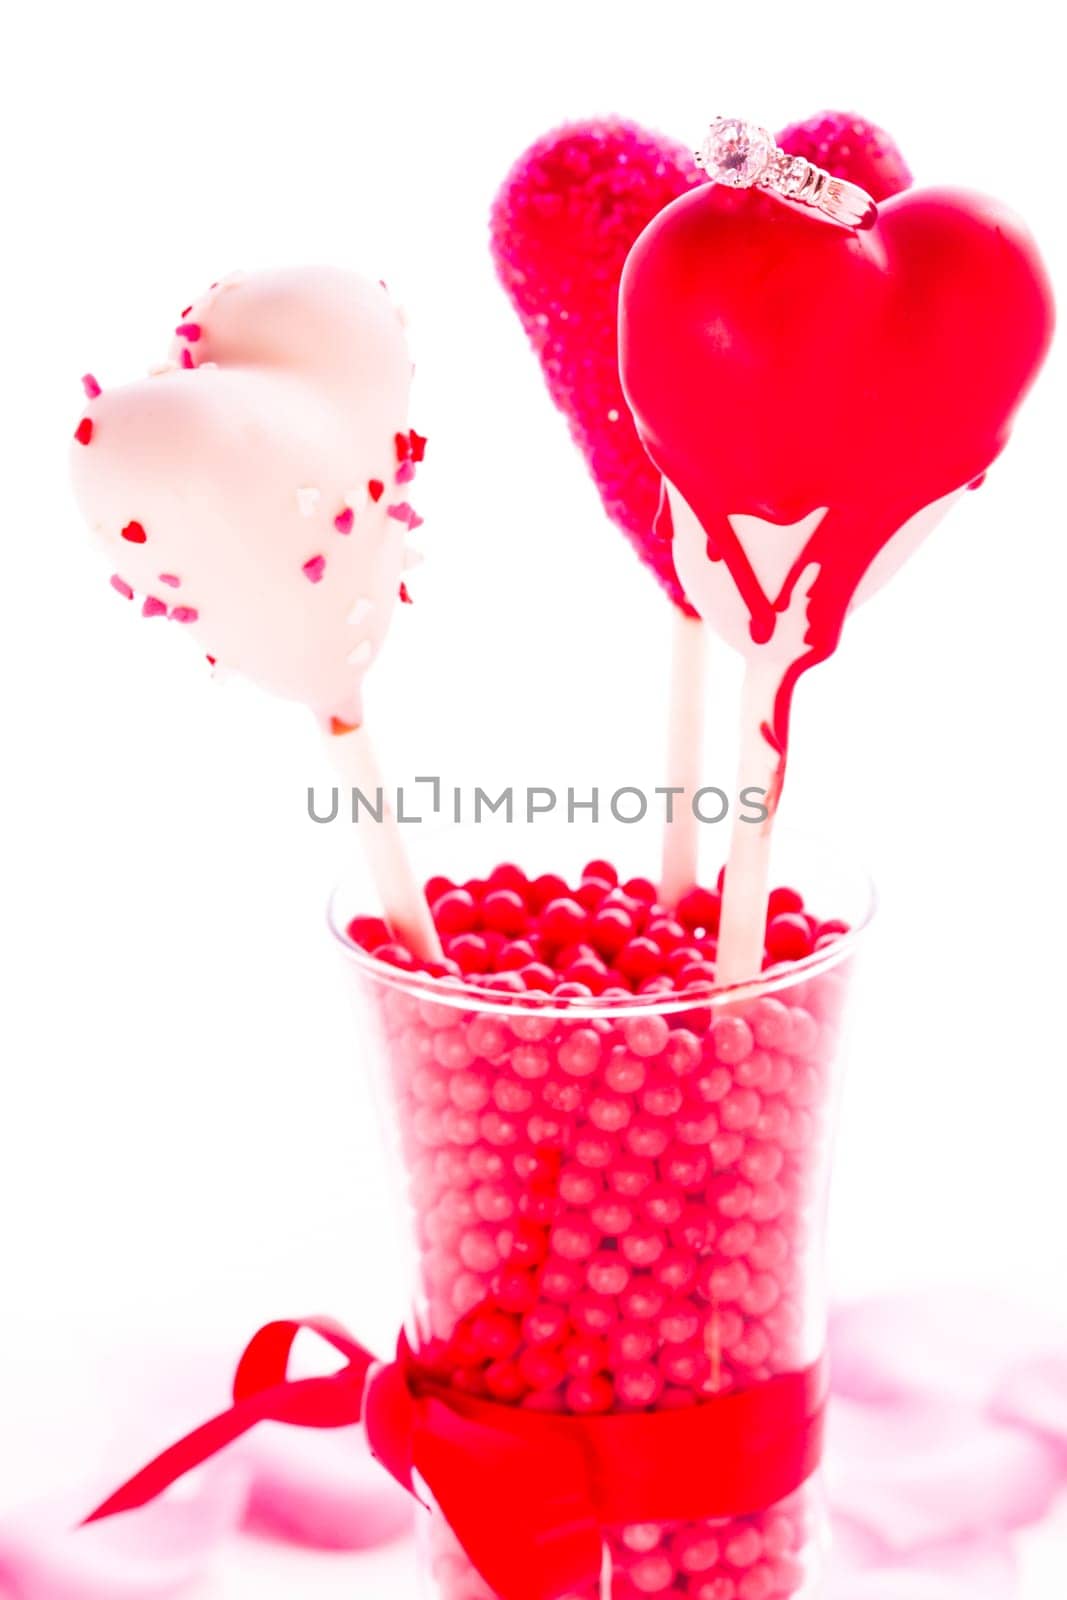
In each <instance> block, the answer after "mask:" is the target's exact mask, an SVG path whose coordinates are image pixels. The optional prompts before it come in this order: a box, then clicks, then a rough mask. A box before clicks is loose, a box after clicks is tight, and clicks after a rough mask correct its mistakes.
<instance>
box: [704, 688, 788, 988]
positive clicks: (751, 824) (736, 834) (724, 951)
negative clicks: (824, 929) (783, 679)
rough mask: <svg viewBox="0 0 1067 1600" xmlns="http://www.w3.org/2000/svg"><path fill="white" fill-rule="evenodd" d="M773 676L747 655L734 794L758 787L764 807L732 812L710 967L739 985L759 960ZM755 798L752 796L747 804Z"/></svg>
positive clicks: (771, 778)
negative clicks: (766, 727)
mask: <svg viewBox="0 0 1067 1600" xmlns="http://www.w3.org/2000/svg"><path fill="white" fill-rule="evenodd" d="M779 677H780V664H779V665H776V664H775V663H774V662H766V661H761V660H758V659H755V660H753V659H751V658H750V659H749V661H748V662H747V663H746V666H745V681H744V687H743V689H742V693H741V757H740V760H739V762H738V782H737V792H738V795H739V796H740V795H741V793H742V791H743V790H745V789H747V788H759V789H762V790H763V791H764V793H763V797H762V803H763V804H764V805H765V806H766V807H767V808H768V810H767V816H766V818H765V820H764V821H762V822H757V821H751V820H750V821H745V820H744V819H745V816H746V815H749V816H750V815H751V809H752V808H751V806H750V807H747V808H746V807H745V806H743V805H739V806H738V810H737V811H736V813H735V815H734V825H733V832H732V833H731V835H730V853H729V856H728V857H727V861H726V881H725V883H724V885H723V896H722V916H721V919H720V922H719V948H718V958H717V961H716V968H715V971H716V981H717V982H718V983H721V984H727V983H743V982H744V981H745V980H746V979H747V978H753V977H755V976H756V975H757V974H758V973H759V971H760V969H761V967H762V964H763V940H764V935H765V932H766V928H767V900H768V896H769V893H770V854H771V833H772V829H773V827H774V810H773V809H772V797H773V796H774V794H775V791H776V777H777V772H778V757H777V755H776V753H775V751H774V750H772V748H771V746H770V745H769V744H768V743H767V740H766V739H765V738H764V736H763V733H762V731H761V729H762V727H763V724H764V723H766V722H769V720H770V717H771V713H772V711H773V707H774V695H775V690H776V688H777V684H778V679H779ZM760 798H761V797H760V796H758V795H754V796H752V801H753V804H757V803H758V802H759V801H760Z"/></svg>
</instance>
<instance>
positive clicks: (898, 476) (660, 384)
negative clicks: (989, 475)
mask: <svg viewBox="0 0 1067 1600" xmlns="http://www.w3.org/2000/svg"><path fill="white" fill-rule="evenodd" d="M1052 323H1053V310H1052V300H1051V291H1050V289H1049V285H1048V281H1047V278H1046V276H1045V272H1044V269H1043V267H1042V265H1041V262H1040V260H1039V258H1038V256H1037V253H1036V249H1035V247H1034V246H1033V243H1032V241H1031V240H1030V238H1029V236H1028V235H1027V234H1026V233H1025V231H1024V230H1023V229H1022V228H1021V226H1020V225H1019V224H1018V223H1017V222H1016V221H1015V220H1014V219H1013V218H1012V217H1011V216H1010V215H1009V214H1008V213H1007V212H1005V211H1003V210H1002V209H1001V208H1000V207H999V206H997V205H995V204H994V203H993V202H991V201H987V200H983V199H980V198H976V197H973V196H969V195H965V194H960V193H954V192H951V191H936V190H934V191H925V192H922V191H920V192H912V193H908V194H903V195H899V196H898V197H897V198H895V199H893V200H890V201H889V202H887V203H886V204H885V205H884V206H882V208H881V210H880V212H879V218H878V221H877V223H876V225H875V226H874V228H873V229H872V230H871V231H870V232H869V233H866V234H864V235H862V236H861V235H858V234H854V233H850V232H847V231H846V230H844V229H842V228H839V227H837V226H835V225H833V224H831V223H828V222H826V221H824V220H822V219H821V218H819V217H817V216H815V215H813V214H812V213H810V212H805V211H803V210H801V209H800V208H798V207H794V206H790V205H786V204H783V203H782V202H781V201H779V200H776V199H775V198H773V197H771V196H769V195H766V194H763V193H761V192H760V191H758V190H746V191H730V190H727V189H723V188H713V187H705V188H702V189H700V190H697V191H695V192H693V193H692V194H689V195H687V196H685V197H684V198H683V199H681V200H678V201H676V202H675V203H674V204H673V205H672V206H670V207H669V208H668V209H667V210H666V211H664V212H662V213H661V214H660V215H659V216H658V217H657V218H656V219H655V221H654V222H653V223H652V224H651V225H650V226H649V227H648V228H647V229H646V230H645V232H644V233H643V234H642V236H641V238H640V239H639V240H638V242H637V244H636V245H635V247H634V249H633V251H632V253H631V255H630V257H629V260H628V262H627V266H626V270H625V273H624V277H623V283H622V314H621V319H620V338H621V358H622V376H623V382H624V385H625V389H626V394H627V398H628V400H629V403H630V406H631V409H632V410H633V413H634V415H635V417H636V418H637V424H638V427H639V429H640V432H641V436H642V439H643V441H644V443H645V446H646V448H647V449H648V452H649V454H650V456H651V457H652V459H653V461H654V462H655V463H656V465H657V466H658V467H659V468H660V470H661V471H662V473H663V475H664V477H665V478H667V479H668V480H669V481H670V482H671V483H672V484H674V485H675V486H676V487H677V489H678V491H679V492H680V494H681V495H682V496H683V497H684V499H685V501H686V503H687V504H688V505H689V506H690V507H691V508H692V510H693V512H694V514H695V515H696V517H697V519H698V521H699V522H700V524H701V527H702V528H703V529H704V532H705V535H706V537H707V539H708V542H709V555H710V557H711V559H718V558H720V557H721V559H723V560H724V561H725V562H726V563H727V565H728V567H729V569H730V572H731V575H732V577H733V579H734V581H735V583H736V584H737V587H738V590H739V592H740V594H741V597H742V599H743V600H744V603H745V605H746V607H747V609H748V612H749V616H750V618H751V633H752V638H753V640H755V641H756V642H761V643H762V642H765V641H766V640H768V639H770V638H771V636H772V634H773V631H774V627H775V623H776V620H777V617H778V615H779V614H780V613H781V612H783V611H784V610H785V609H786V607H787V606H788V604H789V600H790V597H791V595H792V592H793V590H794V588H795V585H796V583H797V580H798V578H799V577H800V574H801V573H802V572H803V570H804V569H805V567H808V566H809V565H812V564H814V565H816V566H817V567H818V569H819V570H818V574H817V576H816V577H815V580H814V582H813V584H812V586H811V590H810V597H809V601H808V608H807V623H808V626H807V632H806V635H805V646H806V648H805V649H804V651H803V653H802V654H801V655H799V656H798V657H797V658H796V659H795V660H794V661H793V662H791V663H790V664H789V665H788V667H787V669H786V670H785V671H784V672H783V677H782V681H781V684H780V686H779V689H778V692H777V695H776V699H775V707H774V716H773V726H772V728H771V729H770V730H769V731H770V733H771V735H772V743H774V745H775V747H776V748H778V749H779V751H780V752H781V754H782V757H783V762H784V756H785V752H786V749H787V745H788V731H789V713H790V706H791V701H792V695H793V691H794V689H795V687H796V683H797V680H798V679H799V677H800V676H801V675H802V673H803V672H805V671H806V670H807V669H808V668H809V667H810V666H813V665H814V664H815V663H816V662H819V661H823V660H825V659H826V658H827V657H828V656H829V655H831V654H832V653H833V651H834V650H835V649H836V647H837V643H838V640H839V638H840V634H841V628H842V625H843V623H844V619H845V615H846V612H847V610H848V607H849V605H850V604H851V601H852V598H853V596H854V594H855V592H856V589H857V586H858V585H859V583H860V581H861V580H862V578H863V577H864V574H865V573H866V572H867V570H868V568H869V566H870V565H871V563H872V561H873V560H874V558H875V557H876V556H877V555H878V553H879V551H880V550H882V549H883V547H884V546H885V545H886V544H887V543H888V541H889V540H890V539H891V538H892V537H893V535H894V534H895V533H896V531H897V530H898V529H899V528H901V527H902V526H903V524H904V523H905V522H906V521H908V519H909V518H910V517H912V516H913V515H915V514H916V513H917V512H919V511H920V510H922V509H923V508H924V507H926V506H928V505H930V504H931V503H932V502H934V501H936V500H939V499H941V498H943V497H944V496H945V495H947V494H949V493H951V492H952V491H954V490H957V489H959V488H962V487H963V486H964V485H966V484H968V483H970V482H972V481H973V480H974V479H975V478H976V477H978V476H980V475H981V474H982V473H984V472H985V470H986V469H987V467H988V466H989V464H990V463H991V462H992V461H993V460H994V459H995V457H996V456H997V455H998V454H999V452H1000V450H1001V449H1002V448H1003V445H1004V443H1005V441H1006V439H1007V437H1008V433H1009V430H1010V427H1011V422H1012V419H1013V417H1014V413H1015V411H1016V408H1017V407H1018V405H1019V403H1020V401H1021V400H1022V398H1023V396H1024V395H1025V393H1026V391H1027V389H1028V388H1029V386H1030V384H1031V383H1032V381H1033V379H1034V377H1035V376H1036V373H1037V371H1038V368H1039V367H1040V365H1041V362H1042V360H1043V358H1044V355H1045V352H1046V350H1047V348H1048V344H1049V341H1050V338H1051V333H1052ZM820 506H828V507H830V510H829V511H828V513H827V515H826V516H825V517H824V518H823V520H822V521H821V523H820V524H819V526H818V527H817V528H816V530H815V532H814V533H813V534H812V535H811V537H810V538H809V540H808V541H807V544H806V545H805V548H804V550H803V551H802V553H801V554H800V555H799V556H798V557H797V559H796V561H795V562H794V565H793V567H792V568H791V570H790V572H789V573H788V575H787V577H786V579H785V582H784V583H783V585H782V587H781V589H780V591H779V592H778V593H777V594H767V593H765V592H764V591H763V589H762V587H761V586H760V584H759V581H758V579H757V578H756V575H755V573H754V572H753V569H752V567H751V564H750V563H749V561H748V559H747V557H746V555H745V553H744V550H743V549H742V547H741V544H740V542H739V540H738V538H737V535H736V534H735V533H734V530H733V528H732V526H731V524H730V522H729V521H728V517H729V516H730V515H733V514H750V515H754V516H758V517H761V518H764V519H766V520H768V521H770V522H774V523H778V524H782V525H788V524H792V523H796V522H798V521H799V520H800V519H801V518H802V517H804V516H806V515H808V514H809V513H810V512H812V511H813V510H815V509H817V508H818V507H820ZM660 521H661V523H662V519H660Z"/></svg>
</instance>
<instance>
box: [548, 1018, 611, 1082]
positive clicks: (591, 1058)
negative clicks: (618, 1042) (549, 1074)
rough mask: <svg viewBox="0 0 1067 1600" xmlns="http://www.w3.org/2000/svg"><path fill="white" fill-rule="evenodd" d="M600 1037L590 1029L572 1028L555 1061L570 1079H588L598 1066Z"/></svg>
mask: <svg viewBox="0 0 1067 1600" xmlns="http://www.w3.org/2000/svg"><path fill="white" fill-rule="evenodd" d="M600 1049H601V1046H600V1035H599V1034H598V1033H596V1032H594V1030H593V1029H592V1028H574V1029H573V1030H572V1031H571V1032H570V1033H569V1034H568V1036H567V1038H566V1039H565V1040H564V1042H563V1043H562V1044H561V1045H560V1047H559V1049H558V1051H557V1052H556V1059H557V1061H558V1062H559V1065H560V1069H561V1071H563V1072H566V1073H567V1074H569V1076H570V1077H572V1078H588V1077H590V1076H591V1075H592V1074H593V1073H594V1072H595V1071H596V1069H597V1067H598V1066H599V1065H600Z"/></svg>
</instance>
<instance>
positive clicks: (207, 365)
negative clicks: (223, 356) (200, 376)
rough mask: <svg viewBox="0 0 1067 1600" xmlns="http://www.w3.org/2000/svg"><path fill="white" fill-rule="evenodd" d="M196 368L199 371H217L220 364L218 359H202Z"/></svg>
mask: <svg viewBox="0 0 1067 1600" xmlns="http://www.w3.org/2000/svg"><path fill="white" fill-rule="evenodd" d="M196 370H197V372H217V371H218V370H219V364H218V362H217V361H201V363H200V365H199V366H198V367H197V369H196Z"/></svg>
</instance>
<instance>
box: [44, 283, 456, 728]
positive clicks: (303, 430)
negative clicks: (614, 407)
mask: <svg viewBox="0 0 1067 1600" xmlns="http://www.w3.org/2000/svg"><path fill="white" fill-rule="evenodd" d="M411 370H412V368H411V358H410V355H409V352H408V347H407V340H406V338H405V333H404V328H403V324H402V320H401V317H400V314H399V312H398V311H397V308H396V307H395V305H394V304H393V302H392V301H391V299H390V297H389V295H388V293H387V292H386V290H385V288H384V286H383V285H382V284H380V283H374V282H371V281H370V280H368V279H365V278H362V277H360V276H358V275H357V274H355V273H353V272H347V271H343V270H340V269H337V268H331V267H305V268H293V269H287V270H282V271H274V272H262V273H255V274H249V275H248V276H238V275H235V276H234V277H233V278H230V279H226V280H223V281H221V282H220V283H218V284H215V285H214V286H213V287H212V288H211V289H210V290H209V291H208V293H207V294H206V295H204V296H203V298H202V299H201V300H199V301H197V302H195V303H194V304H193V305H191V306H189V307H187V308H186V310H185V311H184V312H183V313H182V317H181V321H180V323H179V325H178V327H177V329H176V332H175V343H174V348H173V351H172V360H171V361H169V362H167V363H165V364H164V365H163V366H162V367H159V368H156V369H154V372H153V375H152V376H150V377H148V378H145V379H143V380H141V381H140V382H137V383H131V384H127V385H125V386H123V387H121V388H116V389H105V390H103V391H100V389H99V385H97V384H96V382H95V380H92V379H87V380H86V383H85V388H86V394H87V397H88V404H87V408H86V413H85V415H84V416H83V418H82V421H81V422H80V424H79V426H78V428H77V430H76V432H75V442H74V445H73V480H74V490H75V494H76V496H77V499H78V503H79V505H80V507H81V509H82V511H83V513H84V515H85V517H86V519H87V521H88V522H89V525H90V527H91V528H92V530H93V532H94V533H95V534H96V535H97V537H98V538H99V539H100V541H101V542H102V543H103V545H104V546H105V548H106V550H107V552H108V555H109V558H110V561H111V566H112V571H113V577H112V580H111V581H112V584H113V586H114V587H115V589H116V590H117V591H118V592H119V594H121V595H123V596H125V597H127V598H129V599H130V600H139V601H140V603H141V608H142V611H143V614H144V615H145V616H146V617H154V618H159V619H164V618H168V619H169V620H170V621H172V622H176V623H178V624H179V625H180V626H184V627H185V628H187V629H188V631H189V633H190V634H192V635H194V636H195V637H196V638H197V640H198V641H199V643H200V644H201V645H202V647H203V649H204V650H205V652H206V653H207V655H208V656H209V658H210V659H211V660H212V661H217V662H218V663H219V664H220V665H221V666H223V667H227V668H232V669H234V670H236V671H238V672H240V673H242V674H244V675H245V676H247V677H249V678H251V679H253V680H254V681H255V682H257V683H259V684H260V685H262V686H263V687H264V688H266V689H269V690H272V691H273V692H274V693H276V694H279V695H283V696H285V697H286V698H288V699H293V700H299V701H301V702H303V703H304V704H305V705H307V706H309V707H310V708H311V709H312V710H313V711H314V712H315V713H316V714H317V715H318V716H319V717H320V718H321V719H322V720H323V721H324V722H327V723H330V722H334V723H341V724H345V725H347V726H353V727H354V726H358V725H359V724H360V723H361V721H362V715H363V707H362V681H363V676H364V673H365V672H366V670H367V667H368V666H369V664H370V663H371V661H373V659H374V658H375V656H376V655H377V654H378V651H379V649H380V648H381V645H382V642H383V640H384V638H385V634H386V631H387V629H388V626H389V620H390V617H391V614H392V611H393V607H394V605H395V603H396V600H397V597H398V594H399V593H400V592H401V589H402V578H403V572H404V567H405V562H406V560H407V553H406V550H405V543H406V539H407V536H408V534H409V532H410V531H411V530H412V529H414V528H415V527H417V526H418V525H419V522H420V519H419V518H418V516H417V515H416V514H415V512H414V510H413V509H412V507H411V505H410V502H409V499H408V494H409V489H408V485H409V484H410V481H411V479H412V478H413V476H414V472H415V465H416V463H417V462H418V461H419V460H421V459H422V453H423V449H424V445H425V441H424V440H423V439H422V438H421V437H420V435H418V434H416V433H415V432H413V431H412V430H410V429H409V427H408V421H407V410H408V396H409V390H410V385H411Z"/></svg>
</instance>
